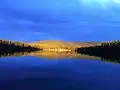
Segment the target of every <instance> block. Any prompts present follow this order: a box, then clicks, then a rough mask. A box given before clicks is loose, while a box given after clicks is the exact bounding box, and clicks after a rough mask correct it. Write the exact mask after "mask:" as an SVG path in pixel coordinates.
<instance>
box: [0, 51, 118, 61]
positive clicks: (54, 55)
mask: <svg viewBox="0 0 120 90" xmlns="http://www.w3.org/2000/svg"><path fill="white" fill-rule="evenodd" d="M12 56H13V57H14V56H33V57H38V58H45V59H48V60H50V59H52V60H54V59H55V60H56V59H63V58H68V59H69V58H77V59H87V60H102V61H104V62H112V63H120V59H119V58H118V59H116V58H105V57H96V56H91V55H85V54H80V53H77V52H75V51H64V52H48V51H42V50H40V51H33V52H14V53H0V57H12Z"/></svg>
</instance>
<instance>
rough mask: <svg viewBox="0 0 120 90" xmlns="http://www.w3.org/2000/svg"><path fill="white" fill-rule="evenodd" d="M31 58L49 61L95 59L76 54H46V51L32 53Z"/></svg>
mask: <svg viewBox="0 0 120 90" xmlns="http://www.w3.org/2000/svg"><path fill="white" fill-rule="evenodd" d="M29 55H30V56H35V57H42V58H48V59H61V58H81V59H95V58H96V57H94V56H87V55H80V54H77V53H76V52H73V51H72V52H71V51H70V52H45V51H36V52H31V53H30V54H29Z"/></svg>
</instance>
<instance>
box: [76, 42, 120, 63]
mask: <svg viewBox="0 0 120 90" xmlns="http://www.w3.org/2000/svg"><path fill="white" fill-rule="evenodd" d="M76 51H77V52H78V53H81V54H87V55H92V56H98V57H101V58H102V60H106V59H108V60H111V61H114V60H117V61H118V62H120V40H117V41H112V42H105V43H101V44H99V45H95V46H88V47H81V48H77V50H76Z"/></svg>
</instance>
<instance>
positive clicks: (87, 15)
mask: <svg viewBox="0 0 120 90" xmlns="http://www.w3.org/2000/svg"><path fill="white" fill-rule="evenodd" d="M88 2H90V3H88ZM107 2H108V0H104V1H102V0H81V1H80V0H17V1H16V0H1V1H0V38H7V39H13V40H22V41H23V40H25V41H31V40H33V41H34V40H38V39H40V40H42V39H45V40H47V39H58V40H60V39H61V40H71V41H75V40H76V41H81V40H93V41H94V40H100V38H101V39H105V40H109V38H110V39H112V38H113V39H119V38H120V37H119V36H118V34H117V33H118V32H119V28H120V12H119V10H120V8H119V6H117V5H116V4H115V3H114V2H113V1H112V0H109V3H107ZM87 4H90V5H89V6H88V5H87ZM102 4H104V5H105V6H106V7H107V8H103V7H102V6H101V5H102ZM97 5H98V6H97ZM89 7H90V8H89ZM114 31H116V32H117V33H116V32H114ZM103 35H104V36H103ZM21 36H22V38H21ZM101 36H102V37H101Z"/></svg>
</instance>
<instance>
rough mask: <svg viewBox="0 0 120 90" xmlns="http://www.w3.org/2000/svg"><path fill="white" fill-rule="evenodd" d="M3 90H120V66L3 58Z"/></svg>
mask: <svg viewBox="0 0 120 90" xmlns="http://www.w3.org/2000/svg"><path fill="white" fill-rule="evenodd" d="M0 90H120V64H113V63H109V62H103V61H101V60H97V59H80V58H66V59H54V60H53V59H45V58H40V57H32V56H21V57H6V58H0Z"/></svg>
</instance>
